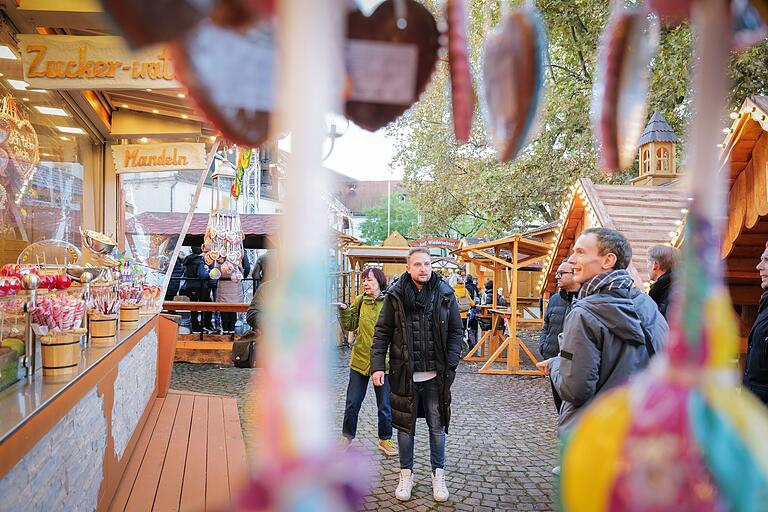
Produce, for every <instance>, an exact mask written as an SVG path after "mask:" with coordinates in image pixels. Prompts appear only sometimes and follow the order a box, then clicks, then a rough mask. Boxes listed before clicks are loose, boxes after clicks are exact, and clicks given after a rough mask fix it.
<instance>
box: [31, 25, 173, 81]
mask: <svg viewBox="0 0 768 512" xmlns="http://www.w3.org/2000/svg"><path fill="white" fill-rule="evenodd" d="M19 49H20V50H21V60H22V63H23V67H24V80H26V81H27V82H29V84H30V85H31V86H32V87H34V88H39V89H177V88H180V87H181V85H180V84H179V83H178V82H177V81H176V77H175V73H174V68H173V63H172V62H171V56H170V54H169V52H168V49H167V48H165V47H161V46H153V47H149V48H143V49H141V50H138V51H133V50H131V49H130V48H128V46H127V45H126V44H125V42H124V41H123V39H122V38H120V37H115V36H60V35H38V34H20V35H19Z"/></svg>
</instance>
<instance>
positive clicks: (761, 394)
mask: <svg viewBox="0 0 768 512" xmlns="http://www.w3.org/2000/svg"><path fill="white" fill-rule="evenodd" d="M765 247H766V248H765V250H764V251H763V254H762V255H761V256H760V263H758V264H757V271H758V272H760V286H761V287H762V289H763V296H762V297H760V306H759V308H758V313H757V319H756V320H755V323H754V324H753V325H752V330H751V331H750V332H749V338H748V342H747V361H746V365H745V367H744V386H745V387H746V388H747V389H749V390H750V391H751V392H752V393H754V394H755V395H756V396H757V398H759V399H760V400H762V402H763V403H764V404H765V405H768V243H766V244H765Z"/></svg>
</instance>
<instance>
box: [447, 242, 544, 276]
mask: <svg viewBox="0 0 768 512" xmlns="http://www.w3.org/2000/svg"><path fill="white" fill-rule="evenodd" d="M515 246H517V268H518V270H519V269H522V268H525V267H528V266H530V265H534V264H536V263H538V262H540V261H541V260H542V259H543V258H544V256H545V255H546V254H547V250H548V249H549V246H548V245H547V244H545V243H543V242H539V241H536V240H531V239H530V238H526V237H524V236H522V235H513V236H509V237H506V238H501V239H499V240H492V241H490V242H480V243H476V244H472V245H467V244H466V243H465V241H464V240H462V241H461V243H460V244H459V248H458V249H456V250H455V251H453V254H454V255H455V256H456V259H457V260H458V261H459V262H461V263H467V262H471V263H475V264H477V265H482V266H484V267H486V268H489V269H503V268H514V263H513V262H514V251H515Z"/></svg>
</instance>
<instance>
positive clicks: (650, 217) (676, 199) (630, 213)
mask: <svg viewBox="0 0 768 512" xmlns="http://www.w3.org/2000/svg"><path fill="white" fill-rule="evenodd" d="M687 206H688V201H687V197H686V196H685V193H684V192H683V191H682V190H681V189H679V188H676V187H654V186H646V187H637V186H631V185H595V184H594V183H592V180H589V179H587V178H580V179H579V180H578V181H577V182H576V184H574V186H573V187H572V188H571V193H570V194H569V196H568V198H567V199H566V202H565V204H564V206H563V210H562V224H560V226H559V228H558V230H559V231H558V232H557V236H556V237H555V243H554V245H553V246H552V247H551V249H550V251H549V254H548V257H547V260H546V261H545V264H544V272H542V277H541V281H540V282H539V288H540V291H541V293H544V292H545V291H548V292H550V293H553V292H555V291H556V290H557V283H556V280H555V271H556V270H557V267H558V266H559V264H560V262H562V261H563V260H564V259H566V258H567V257H568V256H570V254H571V252H572V248H573V244H574V242H575V241H576V238H577V237H578V236H579V234H581V232H582V231H583V230H584V229H586V228H589V227H605V228H610V229H615V230H617V231H619V232H621V233H622V234H623V235H624V236H626V237H627V240H629V243H630V245H631V246H632V262H631V263H630V265H629V268H628V269H627V270H628V271H629V273H630V274H631V275H632V277H633V278H634V280H635V285H636V286H638V287H640V288H642V287H643V286H644V284H645V283H646V282H647V281H648V279H649V276H648V271H647V269H646V254H647V252H648V248H649V247H651V246H653V245H658V244H665V243H674V241H676V239H677V238H678V237H679V235H680V230H681V226H682V219H683V217H684V215H685V213H686V212H687V209H686V208H687Z"/></svg>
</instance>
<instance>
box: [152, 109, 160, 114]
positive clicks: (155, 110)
mask: <svg viewBox="0 0 768 512" xmlns="http://www.w3.org/2000/svg"><path fill="white" fill-rule="evenodd" d="M152 113H153V114H159V113H160V111H159V110H157V109H156V108H153V109H152Z"/></svg>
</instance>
